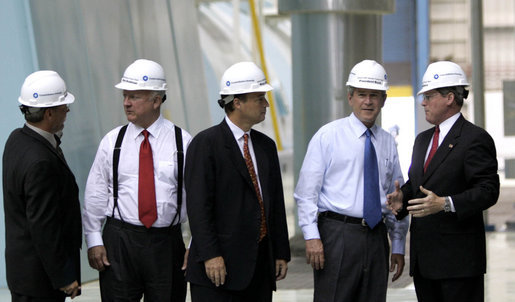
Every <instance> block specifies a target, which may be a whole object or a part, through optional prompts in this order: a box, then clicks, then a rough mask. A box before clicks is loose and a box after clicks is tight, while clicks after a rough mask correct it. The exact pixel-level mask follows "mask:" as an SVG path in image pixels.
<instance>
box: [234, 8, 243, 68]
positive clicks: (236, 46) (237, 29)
mask: <svg viewBox="0 0 515 302" xmlns="http://www.w3.org/2000/svg"><path fill="white" fill-rule="evenodd" d="M232 9H233V11H232V14H233V17H232V18H233V23H232V24H233V33H234V35H233V39H232V48H233V49H232V51H233V53H234V57H235V58H236V61H239V60H240V58H241V52H240V43H241V41H240V40H241V39H240V0H232Z"/></svg>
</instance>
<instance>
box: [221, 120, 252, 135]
mask: <svg viewBox="0 0 515 302" xmlns="http://www.w3.org/2000/svg"><path fill="white" fill-rule="evenodd" d="M225 122H226V123H227V125H229V129H231V132H232V135H234V138H235V139H236V140H239V139H240V138H242V137H243V134H245V133H247V134H249V136H250V131H248V132H245V131H243V130H241V128H240V127H238V126H236V124H234V123H233V122H232V121H231V119H230V118H229V117H228V116H227V115H226V116H225Z"/></svg>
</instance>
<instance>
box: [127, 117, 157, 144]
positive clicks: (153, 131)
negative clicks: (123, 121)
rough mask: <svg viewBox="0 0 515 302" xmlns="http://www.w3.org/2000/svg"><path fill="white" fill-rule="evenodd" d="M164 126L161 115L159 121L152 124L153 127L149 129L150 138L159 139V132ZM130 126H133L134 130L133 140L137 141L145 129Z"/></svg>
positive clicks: (131, 124)
mask: <svg viewBox="0 0 515 302" xmlns="http://www.w3.org/2000/svg"><path fill="white" fill-rule="evenodd" d="M162 124H163V116H162V115H159V117H158V118H157V120H155V121H154V123H152V125H150V127H148V128H147V131H148V133H149V134H150V136H153V137H155V138H157V137H159V132H160V130H161V128H162V127H161V125H162ZM129 126H131V128H132V129H133V132H132V136H133V139H136V138H137V137H138V136H139V135H140V134H141V132H142V131H143V130H145V128H143V127H140V126H138V125H136V124H133V123H129Z"/></svg>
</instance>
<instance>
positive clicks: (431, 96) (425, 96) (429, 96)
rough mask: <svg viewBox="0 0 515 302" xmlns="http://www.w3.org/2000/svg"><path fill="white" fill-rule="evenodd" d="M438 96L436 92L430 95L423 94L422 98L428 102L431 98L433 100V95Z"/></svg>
mask: <svg viewBox="0 0 515 302" xmlns="http://www.w3.org/2000/svg"><path fill="white" fill-rule="evenodd" d="M437 94H439V93H438V92H435V93H431V94H424V95H423V97H424V101H430V100H431V98H433V97H434V96H435V95H437Z"/></svg>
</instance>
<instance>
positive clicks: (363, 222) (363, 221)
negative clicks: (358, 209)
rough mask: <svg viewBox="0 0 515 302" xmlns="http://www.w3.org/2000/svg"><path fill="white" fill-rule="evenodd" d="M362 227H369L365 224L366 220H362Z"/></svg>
mask: <svg viewBox="0 0 515 302" xmlns="http://www.w3.org/2000/svg"><path fill="white" fill-rule="evenodd" d="M361 225H362V226H364V227H367V226H368V225H367V223H366V222H365V218H362V219H361Z"/></svg>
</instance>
